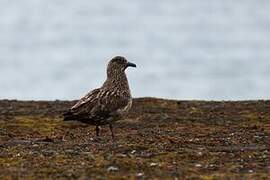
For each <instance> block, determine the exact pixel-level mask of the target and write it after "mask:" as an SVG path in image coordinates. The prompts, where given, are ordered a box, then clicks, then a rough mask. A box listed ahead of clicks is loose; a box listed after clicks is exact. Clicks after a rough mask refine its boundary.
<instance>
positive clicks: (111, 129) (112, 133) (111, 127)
mask: <svg viewBox="0 0 270 180" xmlns="http://www.w3.org/2000/svg"><path fill="white" fill-rule="evenodd" d="M109 127H110V131H111V135H112V140H113V143H114V142H115V138H114V137H115V136H114V132H113V126H112V124H109Z"/></svg>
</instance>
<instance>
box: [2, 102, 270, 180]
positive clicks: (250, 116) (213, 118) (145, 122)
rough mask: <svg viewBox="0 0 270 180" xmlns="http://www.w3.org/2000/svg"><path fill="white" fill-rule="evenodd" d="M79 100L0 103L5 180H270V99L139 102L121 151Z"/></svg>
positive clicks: (120, 133)
mask: <svg viewBox="0 0 270 180" xmlns="http://www.w3.org/2000/svg"><path fill="white" fill-rule="evenodd" d="M73 103H74V102H63V101H54V102H46V101H24V102H23V101H8V100H2V101H0V179H78V178H80V179H89V178H94V179H108V178H110V179H154V178H156V179H177V178H178V179H240V178H242V179H270V178H269V176H270V101H245V102H212V101H211V102H210V101H209V102H207V101H170V100H162V99H153V98H141V99H135V102H134V106H133V108H132V111H131V112H130V115H129V116H127V117H126V118H124V119H123V120H121V121H119V122H117V123H116V124H115V133H116V139H117V146H114V145H113V144H112V141H111V136H110V132H109V128H108V127H107V126H103V127H102V130H101V135H102V136H101V137H100V138H99V139H98V138H96V137H95V130H94V127H92V126H86V125H84V124H81V123H77V122H63V121H62V116H61V113H62V112H63V111H64V110H65V109H67V108H68V107H70V106H71V105H72V104H73Z"/></svg>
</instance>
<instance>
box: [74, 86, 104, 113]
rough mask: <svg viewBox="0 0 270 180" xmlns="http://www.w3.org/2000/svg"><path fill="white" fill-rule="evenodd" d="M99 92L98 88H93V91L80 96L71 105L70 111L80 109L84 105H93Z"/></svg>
mask: <svg viewBox="0 0 270 180" xmlns="http://www.w3.org/2000/svg"><path fill="white" fill-rule="evenodd" d="M99 93H100V89H94V90H93V91H91V92H89V93H88V94H86V95H85V96H84V97H82V98H81V99H80V100H79V101H78V102H77V103H76V104H75V105H74V106H72V107H71V109H70V110H71V111H72V112H76V111H78V110H80V109H81V108H82V107H84V106H86V105H87V106H88V107H89V106H94V104H95V103H96V102H97V100H98V96H99Z"/></svg>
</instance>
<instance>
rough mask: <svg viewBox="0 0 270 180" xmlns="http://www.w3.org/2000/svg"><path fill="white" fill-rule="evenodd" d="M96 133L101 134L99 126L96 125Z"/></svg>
mask: <svg viewBox="0 0 270 180" xmlns="http://www.w3.org/2000/svg"><path fill="white" fill-rule="evenodd" d="M96 135H97V136H99V126H96Z"/></svg>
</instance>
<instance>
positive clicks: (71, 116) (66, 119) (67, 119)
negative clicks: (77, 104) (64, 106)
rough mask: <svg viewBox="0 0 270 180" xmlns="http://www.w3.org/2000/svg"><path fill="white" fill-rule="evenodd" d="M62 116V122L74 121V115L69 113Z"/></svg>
mask: <svg viewBox="0 0 270 180" xmlns="http://www.w3.org/2000/svg"><path fill="white" fill-rule="evenodd" d="M63 115H64V121H72V120H74V115H73V113H72V112H70V111H68V112H65V113H64V114H63Z"/></svg>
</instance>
